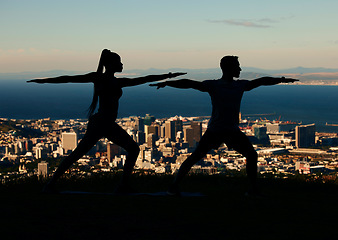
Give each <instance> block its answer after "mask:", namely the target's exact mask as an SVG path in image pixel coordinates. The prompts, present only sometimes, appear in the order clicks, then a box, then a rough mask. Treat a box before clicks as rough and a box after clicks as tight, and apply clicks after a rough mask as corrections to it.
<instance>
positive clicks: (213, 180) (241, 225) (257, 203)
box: [0, 175, 338, 239]
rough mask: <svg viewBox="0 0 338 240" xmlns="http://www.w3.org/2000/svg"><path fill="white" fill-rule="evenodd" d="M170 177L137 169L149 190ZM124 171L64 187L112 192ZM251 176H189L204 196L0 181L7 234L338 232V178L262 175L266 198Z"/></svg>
mask: <svg viewBox="0 0 338 240" xmlns="http://www.w3.org/2000/svg"><path fill="white" fill-rule="evenodd" d="M171 180H172V177H171V176H138V177H135V178H134V179H133V182H134V185H135V187H136V188H137V189H138V190H139V191H142V192H156V191H165V189H166V188H167V186H168V185H169V183H170V182H171ZM117 182H118V177H116V176H112V175H105V176H102V175H101V176H96V177H90V178H85V179H75V178H74V179H67V180H66V179H64V180H62V181H61V182H60V184H59V188H60V189H61V190H77V191H91V192H112V191H113V189H114V187H115V186H116V184H117ZM246 183H247V182H246V179H245V178H241V177H232V178H229V177H225V176H190V177H188V178H187V179H186V180H185V182H184V184H183V187H182V188H183V189H182V190H183V191H187V192H201V193H203V194H205V195H206V196H204V197H181V198H180V197H164V196H162V197H161V196H160V197H154V196H111V195H62V194H57V195H45V194H41V193H40V190H41V188H42V183H41V182H39V181H37V180H36V179H28V180H21V181H17V182H13V183H11V184H7V185H5V186H4V185H2V186H0V206H1V210H0V216H1V220H0V221H1V222H0V239H335V238H336V235H337V231H336V227H337V223H338V221H337V216H338V207H337V202H338V185H337V184H333V183H325V184H322V183H315V182H306V181H304V180H297V179H294V180H282V179H278V180H276V179H267V178H265V179H261V184H262V190H263V191H264V192H265V193H266V194H267V196H268V197H267V198H264V199H253V198H246V197H244V192H245V191H246V186H247V185H246Z"/></svg>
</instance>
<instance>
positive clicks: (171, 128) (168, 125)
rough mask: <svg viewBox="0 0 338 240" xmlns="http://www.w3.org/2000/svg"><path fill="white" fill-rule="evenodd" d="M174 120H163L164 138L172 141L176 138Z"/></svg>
mask: <svg viewBox="0 0 338 240" xmlns="http://www.w3.org/2000/svg"><path fill="white" fill-rule="evenodd" d="M175 130H176V122H175V121H173V120H167V121H166V122H165V138H168V139H170V140H172V141H174V140H175V138H176V132H175Z"/></svg>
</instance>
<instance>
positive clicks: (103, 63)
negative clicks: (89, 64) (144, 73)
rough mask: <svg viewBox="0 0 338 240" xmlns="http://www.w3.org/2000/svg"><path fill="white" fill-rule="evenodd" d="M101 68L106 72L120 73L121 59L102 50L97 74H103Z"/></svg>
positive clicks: (115, 54) (106, 50)
mask: <svg viewBox="0 0 338 240" xmlns="http://www.w3.org/2000/svg"><path fill="white" fill-rule="evenodd" d="M103 68H105V71H106V72H122V70H123V64H122V62H121V57H120V56H119V55H118V54H117V53H114V52H111V51H110V50H108V49H104V50H102V52H101V57H100V61H99V66H98V68H97V72H99V73H103Z"/></svg>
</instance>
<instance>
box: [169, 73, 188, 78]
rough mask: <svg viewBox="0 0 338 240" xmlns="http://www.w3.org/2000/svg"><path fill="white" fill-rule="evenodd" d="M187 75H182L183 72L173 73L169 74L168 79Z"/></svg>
mask: <svg viewBox="0 0 338 240" xmlns="http://www.w3.org/2000/svg"><path fill="white" fill-rule="evenodd" d="M185 74H187V73H183V72H175V73H171V72H170V73H169V74H168V75H169V78H174V77H178V76H181V75H185Z"/></svg>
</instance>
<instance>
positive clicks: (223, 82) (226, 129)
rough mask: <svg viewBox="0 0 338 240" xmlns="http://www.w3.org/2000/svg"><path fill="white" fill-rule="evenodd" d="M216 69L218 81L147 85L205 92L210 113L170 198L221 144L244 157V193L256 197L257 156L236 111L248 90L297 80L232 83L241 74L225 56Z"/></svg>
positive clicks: (234, 61)
mask: <svg viewBox="0 0 338 240" xmlns="http://www.w3.org/2000/svg"><path fill="white" fill-rule="evenodd" d="M220 67H221V69H222V73H223V76H222V78H221V79H218V80H205V81H202V82H198V81H193V80H189V79H181V80H177V81H165V82H161V83H156V84H151V86H157V88H162V87H165V86H170V87H175V88H183V89H185V88H193V89H196V90H199V91H202V92H208V93H209V95H210V97H211V103H212V114H211V119H210V121H209V125H208V129H207V130H206V132H205V133H204V135H203V136H202V138H201V140H200V142H199V144H198V146H197V148H196V150H195V151H194V152H193V153H192V154H191V155H190V156H189V157H188V158H187V159H186V160H185V161H184V162H183V163H182V165H181V167H180V169H179V171H178V173H177V175H176V178H175V180H174V182H173V184H172V185H171V187H170V189H169V190H168V194H170V195H179V194H180V191H179V184H180V182H181V181H182V179H183V177H184V176H185V175H186V174H187V173H188V172H189V170H190V169H191V167H192V166H193V165H194V164H195V163H197V162H198V161H199V160H200V159H201V158H203V157H204V156H205V155H206V154H207V153H208V152H209V151H210V150H211V149H217V148H218V147H219V146H220V145H221V144H222V143H225V144H226V145H227V147H228V148H232V149H234V150H236V151H237V152H239V153H240V154H242V155H243V156H244V157H245V158H246V172H247V175H248V178H249V182H250V187H249V191H248V192H247V194H249V195H253V196H257V195H258V194H259V191H258V188H257V153H256V151H255V149H254V148H253V146H252V144H251V142H250V141H249V139H248V137H247V136H246V135H245V134H244V133H243V132H242V131H241V130H240V129H239V127H238V125H239V112H240V105H241V100H242V96H243V93H244V91H250V90H252V89H254V88H256V87H259V86H262V85H275V84H278V83H289V82H294V81H298V80H296V79H286V78H284V77H282V78H273V77H262V78H258V79H255V80H252V81H248V80H234V78H238V77H239V75H240V72H241V70H242V69H241V68H240V64H239V61H238V57H237V56H225V57H223V58H222V59H221V62H220Z"/></svg>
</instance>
